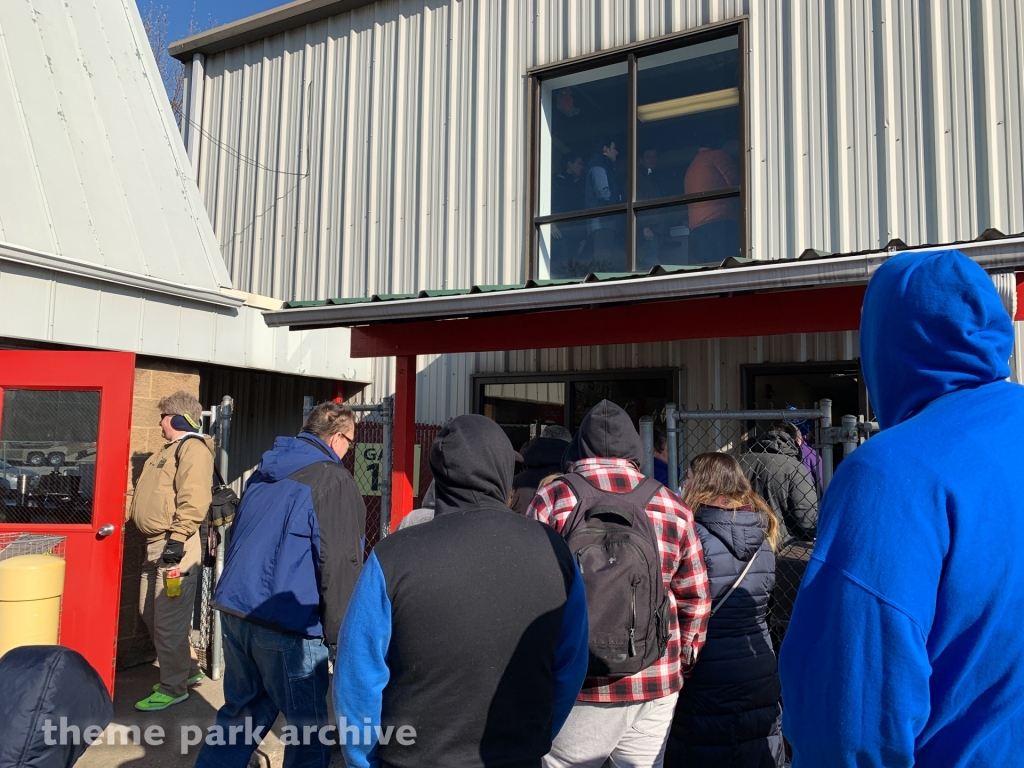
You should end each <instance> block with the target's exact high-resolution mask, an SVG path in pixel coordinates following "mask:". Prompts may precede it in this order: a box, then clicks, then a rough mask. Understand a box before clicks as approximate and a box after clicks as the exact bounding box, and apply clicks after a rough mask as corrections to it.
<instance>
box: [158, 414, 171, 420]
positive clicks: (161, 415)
mask: <svg viewBox="0 0 1024 768" xmlns="http://www.w3.org/2000/svg"><path fill="white" fill-rule="evenodd" d="M173 415H174V414H173V413H161V414H160V421H163V420H164V419H166V418H167V417H168V416H173Z"/></svg>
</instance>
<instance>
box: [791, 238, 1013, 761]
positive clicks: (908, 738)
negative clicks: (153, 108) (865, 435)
mask: <svg viewBox="0 0 1024 768" xmlns="http://www.w3.org/2000/svg"><path fill="white" fill-rule="evenodd" d="M860 349H861V361H862V366H863V369H864V376H865V380H866V382H867V386H868V392H869V394H870V396H871V398H872V401H873V402H874V408H875V413H876V415H877V417H878V423H879V426H880V427H881V428H882V432H881V433H880V434H878V435H877V436H875V437H872V438H871V439H870V440H869V441H867V443H865V444H864V445H863V446H861V447H859V448H858V449H857V450H856V451H854V452H853V453H852V454H851V455H850V456H848V457H847V458H846V459H844V460H843V463H842V465H841V466H840V468H839V470H838V471H837V472H836V475H835V478H834V479H833V481H832V484H831V486H830V487H829V488H828V490H827V491H826V493H825V498H824V504H823V506H822V508H821V516H820V520H819V525H818V540H817V545H816V547H815V549H814V554H813V556H812V558H811V562H810V564H809V565H808V568H807V572H806V575H805V576H804V580H803V584H802V585H801V587H800V592H799V594H798V596H797V600H796V605H795V607H794V611H793V617H792V621H791V622H790V625H789V631H788V633H787V635H786V640H785V642H784V643H783V645H782V653H781V658H780V674H781V678H782V700H783V730H784V732H785V734H786V737H787V738H788V739H789V741H790V743H791V744H792V747H793V768H818V767H819V766H828V767H829V768H843V766H850V767H851V768H852V767H853V766H857V768H869V767H871V766H878V767H881V766H885V768H901V767H902V766H944V768H958V767H960V766H963V767H966V766H977V767H978V768H981V766H993V767H995V766H1010V765H1021V761H1022V758H1021V745H1022V744H1024V632H1022V620H1024V556H1022V554H1021V543H1020V536H1019V535H1016V533H1015V532H1016V531H1018V530H1019V528H1020V524H1021V522H1022V521H1024V494H1022V493H1021V478H1022V477H1024V469H1022V468H1024V441H1022V440H1021V439H1020V428H1021V425H1022V424H1024V387H1021V386H1020V385H1019V384H1014V383H1010V382H1008V381H1007V380H1006V379H1007V377H1008V376H1009V375H1010V370H1009V366H1008V364H1007V360H1008V359H1009V357H1010V354H1011V352H1012V349H1013V327H1012V323H1011V320H1010V317H1009V314H1008V313H1007V311H1006V309H1004V307H1003V304H1002V303H1001V301H1000V299H999V295H998V293H997V292H996V290H995V288H994V286H993V284H992V281H991V280H990V278H989V276H988V275H987V274H986V273H985V271H984V270H983V269H982V268H981V267H980V266H978V265H977V264H975V263H974V262H973V261H971V260H970V259H968V258H967V257H966V256H964V255H963V254H962V253H960V252H958V251H943V252H931V253H924V254H921V253H908V254H903V255H900V256H896V257H894V258H892V259H890V260H889V261H887V262H886V263H885V264H883V265H882V266H881V267H880V268H879V269H878V271H877V272H876V274H875V276H874V277H873V278H872V280H871V282H870V283H869V285H868V288H867V293H866V294H865V297H864V309H863V315H862V319H861V331H860Z"/></svg>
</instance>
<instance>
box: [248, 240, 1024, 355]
mask: <svg viewBox="0 0 1024 768" xmlns="http://www.w3.org/2000/svg"><path fill="white" fill-rule="evenodd" d="M902 245H903V244H902V243H899V246H902ZM899 246H894V247H893V248H889V249H886V250H879V251H872V252H868V253H858V254H849V255H842V256H836V255H833V256H823V257H822V256H817V255H811V257H810V258H806V257H805V258H800V259H788V260H781V261H763V262H758V261H750V262H747V261H743V262H740V261H739V260H737V262H735V263H733V264H729V263H726V264H723V265H722V266H721V267H719V268H715V269H707V270H699V271H689V270H686V271H681V272H678V273H670V274H664V275H657V274H653V275H647V276H641V275H613V276H605V277H603V278H602V276H600V275H592V276H589V277H588V278H586V279H583V280H582V281H564V282H565V283H567V284H545V283H543V282H540V281H538V282H531V283H526V284H524V285H522V286H515V287H509V289H508V290H493V288H495V287H493V286H487V287H481V288H478V289H475V290H473V289H470V290H466V291H460V292H454V291H437V292H429V293H432V294H433V295H424V294H426V293H428V292H421V294H417V295H409V296H399V297H387V296H377V297H372V298H366V299H328V300H325V301H320V302H302V305H300V306H292V307H290V308H287V309H281V310H276V311H271V312H265V313H264V318H265V319H266V322H267V325H269V326H271V327H277V326H288V327H290V328H291V329H293V330H295V329H300V328H310V327H338V326H342V327H352V326H373V325H380V324H392V323H411V322H422V321H433V320H453V319H462V318H473V317H488V316H495V315H510V314H518V313H533V312H550V311H558V310H571V309H578V308H581V307H587V308H596V307H601V306H614V305H617V304H636V303H639V302H658V301H678V300H680V299H692V298H700V297H709V296H719V295H721V294H725V293H729V294H735V293H747V292H766V291H780V290H796V289H801V288H822V287H840V286H850V285H863V284H865V283H866V282H867V281H868V280H869V279H870V277H871V275H872V274H873V273H874V271H875V270H876V269H877V268H878V266H879V265H880V264H882V263H883V262H884V261H885V260H886V259H888V258H889V257H890V256H892V255H894V254H895V253H898V252H901V251H905V250H911V251H934V250H947V249H950V248H956V249H958V250H960V251H963V252H964V253H965V254H967V255H968V256H970V257H971V258H973V259H974V260H975V261H976V262H978V263H979V264H980V265H981V266H982V267H984V268H985V269H987V270H989V271H998V270H1004V269H1015V268H1018V267H1022V266H1024V237H1020V236H1014V237H1002V238H1000V239H989V240H984V241H981V242H977V241H971V242H967V243H955V244H950V245H936V246H925V247H921V248H913V249H907V248H905V247H903V248H899ZM897 248H899V250H897ZM548 282H549V283H559V282H563V281H548ZM486 288H490V289H491V290H486ZM755 332H757V331H756V330H753V329H752V330H751V333H755ZM558 346H565V344H559V345H558ZM492 348H494V349H497V348H504V347H501V346H500V345H499V346H496V347H492Z"/></svg>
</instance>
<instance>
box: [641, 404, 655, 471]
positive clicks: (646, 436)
mask: <svg viewBox="0 0 1024 768" xmlns="http://www.w3.org/2000/svg"><path fill="white" fill-rule="evenodd" d="M640 439H641V440H643V443H644V465H643V466H642V467H641V468H640V471H641V472H643V473H644V475H646V476H647V477H654V419H652V418H651V417H650V416H641V417H640Z"/></svg>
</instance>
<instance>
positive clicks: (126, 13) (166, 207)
mask: <svg viewBox="0 0 1024 768" xmlns="http://www.w3.org/2000/svg"><path fill="white" fill-rule="evenodd" d="M0 146H2V147H3V148H4V150H3V152H2V153H0V181H2V183H0V245H9V246H14V247H21V248H27V249H29V250H32V251H35V252H39V253H41V254H44V255H53V256H57V257H63V260H64V261H66V262H68V263H71V264H85V265H98V266H103V267H108V268H111V269H115V270H120V271H123V272H127V273H131V274H136V275H144V276H147V277H153V278H159V279H161V280H166V281H170V282H174V283H178V284H182V285H189V286H198V287H202V288H208V289H213V290H216V289H217V288H218V287H219V286H227V285H228V284H229V283H228V273H227V270H226V269H225V266H224V263H223V260H222V259H221V257H220V254H219V252H218V250H217V243H216V240H215V237H214V233H213V231H212V229H211V228H210V225H209V222H208V221H207V218H206V216H204V215H203V211H202V204H201V201H200V199H199V196H198V194H197V191H196V188H195V185H194V184H193V182H192V179H191V173H189V172H188V171H187V168H188V160H187V158H186V157H185V153H184V148H183V147H182V145H181V140H180V138H179V137H178V135H177V131H176V129H175V126H174V120H173V117H172V115H171V111H170V106H169V104H168V103H167V99H166V97H165V96H164V94H163V87H162V85H161V84H160V77H159V72H158V70H157V66H156V61H155V60H154V58H153V54H152V52H151V51H150V48H149V44H148V42H147V40H146V36H145V33H144V31H143V27H142V19H141V18H140V17H139V12H138V10H137V9H136V7H135V3H134V1H133V0H106V1H105V2H100V3H84V2H82V3H67V2H61V0H18V1H17V2H11V1H8V2H2V3H0ZM72 282H73V281H72ZM69 285H71V283H69ZM65 293H67V296H66V297H62V298H69V299H72V300H81V301H84V302H86V304H85V305H83V307H82V311H83V313H84V314H83V317H93V319H95V314H96V313H95V309H96V308H95V306H93V305H94V304H95V302H96V300H97V297H95V296H91V295H90V296H86V295H85V294H83V293H80V292H76V291H75V290H73V289H71V288H68V289H66V291H65ZM89 302H92V304H90V303H89ZM0 332H3V329H2V328H0ZM80 333H81V334H83V335H87V334H89V333H91V331H90V330H89V329H88V328H83V329H82V330H81V331H80Z"/></svg>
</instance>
